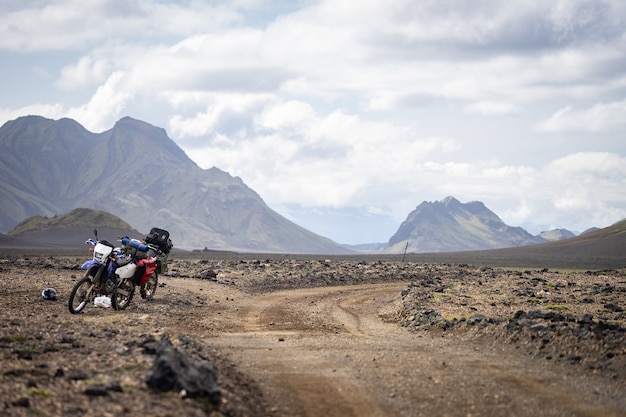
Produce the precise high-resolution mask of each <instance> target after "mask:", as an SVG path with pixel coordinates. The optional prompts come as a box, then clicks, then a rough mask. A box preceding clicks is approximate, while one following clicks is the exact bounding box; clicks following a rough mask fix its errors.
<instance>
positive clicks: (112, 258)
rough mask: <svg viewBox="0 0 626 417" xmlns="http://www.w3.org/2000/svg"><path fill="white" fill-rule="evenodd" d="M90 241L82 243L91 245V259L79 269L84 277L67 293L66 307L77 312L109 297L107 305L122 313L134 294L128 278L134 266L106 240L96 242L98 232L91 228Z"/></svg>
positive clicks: (133, 286)
mask: <svg viewBox="0 0 626 417" xmlns="http://www.w3.org/2000/svg"><path fill="white" fill-rule="evenodd" d="M94 235H95V238H96V239H95V240H94V239H88V240H87V241H85V243H86V244H89V245H91V246H93V248H90V251H91V252H93V256H92V259H90V260H88V261H87V262H85V263H84V264H83V265H82V266H81V268H82V269H85V270H86V272H85V275H84V276H83V278H81V279H80V280H79V281H78V282H77V283H76V285H74V288H73V289H72V292H71V293H70V298H69V302H68V307H69V310H70V313H72V314H78V313H80V312H81V311H82V310H83V309H84V308H85V306H86V305H87V304H88V303H89V302H93V301H95V299H96V297H98V296H110V298H111V306H112V307H113V308H114V309H115V310H124V309H125V308H126V307H127V306H128V304H130V302H131V300H132V299H133V295H134V294H135V285H134V284H133V282H132V278H133V277H134V275H135V271H136V269H137V265H136V264H135V263H134V262H133V258H132V257H131V256H129V255H128V254H125V253H124V252H123V251H122V248H120V247H115V246H113V245H112V244H111V243H109V242H107V241H106V240H102V241H99V240H98V231H97V230H95V229H94Z"/></svg>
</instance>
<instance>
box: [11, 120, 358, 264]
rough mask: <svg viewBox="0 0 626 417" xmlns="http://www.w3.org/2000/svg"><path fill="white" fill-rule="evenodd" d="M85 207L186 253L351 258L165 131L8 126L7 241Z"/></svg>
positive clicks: (64, 123)
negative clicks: (43, 219) (38, 220)
mask: <svg viewBox="0 0 626 417" xmlns="http://www.w3.org/2000/svg"><path fill="white" fill-rule="evenodd" d="M76 207H84V208H92V209H96V210H101V211H106V212H109V213H111V214H114V215H116V216H118V217H120V218H122V219H124V220H125V221H126V222H128V223H129V224H130V225H132V226H133V227H135V228H137V229H138V230H141V231H142V232H143V233H147V231H149V230H150V229H151V228H152V227H160V228H163V229H166V230H168V231H169V232H170V235H171V237H172V241H173V242H174V245H175V246H176V247H178V248H187V249H192V248H205V247H206V248H209V249H223V250H236V251H252V252H289V253H312V254H315V253H320V254H339V253H346V252H350V250H349V249H347V248H345V247H343V246H341V245H339V244H337V243H335V242H333V241H331V240H330V239H327V238H324V237H322V236H319V235H316V234H314V233H312V232H310V231H308V230H306V229H304V228H302V227H300V226H298V225H296V224H295V223H293V222H291V221H289V220H287V219H285V218H284V217H282V216H281V215H279V214H278V213H276V212H275V211H273V210H272V209H270V208H269V207H268V206H267V205H266V204H265V202H264V201H263V200H262V199H261V197H260V196H259V195H258V194H257V193H256V192H254V191H253V190H252V189H250V188H249V187H248V186H246V185H245V184H244V183H243V181H242V180H241V179H240V178H238V177H233V176H231V175H230V174H228V173H227V172H224V171H221V170H220V169H218V168H216V167H213V168H211V169H206V170H205V169H201V168H200V167H198V166H197V165H196V164H195V163H194V162H193V161H192V160H191V159H189V157H187V155H186V154H185V153H184V152H183V151H182V150H181V149H180V148H179V147H178V146H177V145H176V143H175V142H174V141H173V140H172V139H170V138H169V137H168V136H167V133H166V132H165V130H164V129H161V128H157V127H154V126H152V125H150V124H148V123H145V122H142V121H139V120H135V119H132V118H129V117H125V118H123V119H121V120H119V121H118V122H117V123H116V124H115V126H114V127H113V128H112V129H110V130H107V131H105V132H102V133H92V132H89V131H88V130H86V129H85V128H84V127H82V126H81V125H80V124H79V123H77V122H76V121H74V120H71V119H61V120H57V121H54V120H50V119H46V118H43V117H39V116H26V117H20V118H18V119H16V120H13V121H9V122H7V123H5V124H4V125H3V126H2V127H0V232H6V231H8V230H10V229H11V228H13V227H15V225H17V224H18V223H20V222H21V221H23V220H24V219H26V218H28V217H32V216H54V215H60V214H63V213H68V212H70V211H71V210H73V209H74V208H76Z"/></svg>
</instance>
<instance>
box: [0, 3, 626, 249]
mask: <svg viewBox="0 0 626 417" xmlns="http://www.w3.org/2000/svg"><path fill="white" fill-rule="evenodd" d="M0 62H2V65H1V66H0V87H1V91H2V93H1V94H0V124H2V123H4V122H6V121H8V120H12V119H15V118H17V117H19V116H23V115H27V114H38V115H42V116H45V117H48V118H52V119H59V118H62V117H70V118H73V119H75V120H77V121H78V122H79V123H81V124H82V125H83V126H85V127H86V128H87V129H89V130H90V131H93V132H102V131H104V130H108V129H110V128H112V127H113V125H114V123H115V121H117V120H119V119H120V118H122V117H124V116H131V117H134V118H137V119H140V120H144V121H146V122H148V123H151V124H153V125H155V126H158V127H163V128H165V129H166V130H167V132H168V134H169V136H170V137H171V138H172V139H174V140H175V141H176V142H177V143H178V144H179V146H180V147H181V148H182V149H184V150H185V152H186V153H187V154H188V155H189V156H190V157H191V158H192V159H193V160H194V161H195V162H196V163H197V164H198V165H199V166H201V167H202V168H210V167H212V166H216V167H218V168H220V169H222V170H224V171H227V172H229V173H230V174H231V175H234V176H239V177H241V179H242V180H243V181H244V182H245V183H246V184H247V185H248V186H250V187H251V188H252V189H254V190H255V191H256V192H257V193H259V195H260V196H261V197H262V198H263V199H264V200H265V202H266V203H267V204H268V205H269V206H270V207H271V208H273V209H274V210H276V211H277V212H279V213H281V214H283V215H284V216H285V217H287V218H289V219H291V220H293V221H295V222H296V223H298V224H300V225H302V226H304V227H306V228H308V229H309V230H312V231H314V232H316V233H319V234H321V235H324V236H327V237H330V238H332V239H333V240H335V241H337V242H340V243H368V242H386V241H387V240H388V239H389V238H390V237H391V236H392V235H393V234H394V233H395V232H396V230H397V229H398V227H399V225H400V223H401V222H402V221H403V220H404V219H405V218H406V217H407V215H408V214H409V212H411V211H412V210H413V209H414V208H415V207H416V206H417V205H419V204H420V203H421V202H422V201H437V200H441V199H443V198H445V197H446V196H454V197H456V198H457V199H458V200H460V201H461V202H464V203H465V202H469V201H475V200H478V201H482V202H483V203H485V205H486V206H487V207H488V208H489V209H491V210H492V211H494V212H495V213H496V214H497V215H499V216H500V218H502V220H503V221H504V222H505V223H506V224H508V225H510V226H521V227H524V228H525V229H526V230H528V231H529V232H531V233H533V234H537V233H539V232H541V231H543V230H548V229H552V228H557V227H559V228H566V229H569V230H571V231H574V232H581V231H583V230H585V229H587V228H589V227H592V226H597V227H605V226H608V225H610V224H612V223H614V222H616V221H618V220H621V219H624V218H626V2H624V1H623V0H552V1H545V0H525V1H515V2H514V1H501V0H437V1H435V0H393V1H382V0H319V1H316V0H233V1H217V0H213V1H210V0H206V1H205V0H189V1H172V0H170V1H166V0H161V1H148V0H91V1H84V0H45V1H41V0H30V1H27V2H19V1H13V0H0Z"/></svg>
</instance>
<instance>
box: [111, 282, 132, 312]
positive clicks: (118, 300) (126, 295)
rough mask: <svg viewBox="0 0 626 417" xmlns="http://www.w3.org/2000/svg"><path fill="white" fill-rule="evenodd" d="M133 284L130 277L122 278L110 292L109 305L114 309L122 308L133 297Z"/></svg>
mask: <svg viewBox="0 0 626 417" xmlns="http://www.w3.org/2000/svg"><path fill="white" fill-rule="evenodd" d="M134 294H135V286H134V285H133V283H132V281H131V280H130V279H124V280H123V281H122V283H121V284H120V286H119V287H117V288H116V289H115V291H113V293H112V294H111V306H112V307H113V308H114V309H115V310H124V309H125V308H126V307H128V305H129V304H130V302H131V301H132V299H133V295H134Z"/></svg>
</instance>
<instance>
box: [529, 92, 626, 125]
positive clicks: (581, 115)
mask: <svg viewBox="0 0 626 417" xmlns="http://www.w3.org/2000/svg"><path fill="white" fill-rule="evenodd" d="M625 128H626V99H624V100H622V101H614V102H611V103H598V104H595V105H593V106H592V107H590V108H588V109H584V110H576V109H574V108H572V106H566V107H563V108H561V109H559V110H558V111H556V112H555V113H554V114H552V115H551V116H550V117H549V118H548V119H546V120H544V121H543V122H540V123H539V124H537V125H536V129H537V130H539V131H544V132H565V131H588V132H600V131H615V130H620V131H622V132H623V131H624V129H625Z"/></svg>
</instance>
